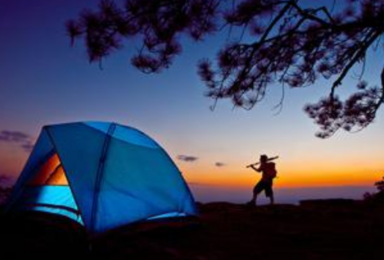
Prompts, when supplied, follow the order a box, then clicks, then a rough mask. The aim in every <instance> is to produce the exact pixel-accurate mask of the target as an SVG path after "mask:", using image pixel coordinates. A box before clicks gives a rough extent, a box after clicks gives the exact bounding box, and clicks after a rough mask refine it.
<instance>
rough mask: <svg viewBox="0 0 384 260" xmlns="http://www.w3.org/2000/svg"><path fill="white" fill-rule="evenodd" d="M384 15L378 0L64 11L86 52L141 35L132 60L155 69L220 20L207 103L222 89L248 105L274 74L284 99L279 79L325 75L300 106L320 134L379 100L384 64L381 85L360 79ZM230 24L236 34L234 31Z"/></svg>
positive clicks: (344, 125)
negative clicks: (345, 88)
mask: <svg viewBox="0 0 384 260" xmlns="http://www.w3.org/2000/svg"><path fill="white" fill-rule="evenodd" d="M334 9H337V11H335V10H334ZM383 18H384V3H383V2H382V1H375V0H345V1H343V5H341V7H338V8H335V1H334V2H333V4H332V6H321V7H304V6H303V5H302V2H301V1H299V0H285V1H284V0H238V1H234V0H156V1H154V0H126V1H125V2H124V4H120V2H119V4H117V3H115V2H114V1H112V0H108V1H101V2H100V5H99V8H98V10H97V11H84V12H83V13H81V14H80V16H79V17H78V18H77V19H76V20H71V21H68V22H67V31H68V33H69V35H70V37H71V39H72V43H73V42H74V41H75V40H76V39H78V38H84V40H85V45H86V49H87V51H88V56H89V59H90V61H91V62H100V61H101V59H102V58H104V57H106V56H108V55H110V54H111V53H113V52H114V51H116V50H118V49H120V48H121V47H122V46H123V45H124V44H125V43H127V42H133V41H139V42H140V43H141V47H140V48H139V50H138V52H137V54H136V55H134V56H133V57H132V60H131V62H132V64H133V65H134V66H135V67H137V68H138V69H140V70H141V71H143V72H145V73H153V72H160V71H161V70H162V69H164V68H167V67H169V66H170V65H171V63H172V60H173V59H174V58H175V56H177V55H179V54H180V53H181V49H182V48H181V47H182V44H181V40H182V39H183V37H190V38H191V39H193V40H196V41H199V40H201V39H204V38H206V37H207V36H208V35H209V34H215V33H225V31H224V30H225V29H227V32H228V31H229V35H228V36H229V40H228V41H227V42H223V45H222V47H221V49H220V50H218V54H217V58H216V60H214V61H211V60H208V59H203V60H201V61H200V62H199V64H198V73H199V75H200V77H201V79H202V80H203V82H204V83H205V84H206V86H207V93H206V94H207V96H209V97H211V98H213V100H214V101H215V102H214V105H213V106H212V108H214V107H215V105H216V102H217V101H218V100H219V99H230V100H231V101H232V102H233V104H234V106H235V107H242V108H244V109H252V108H253V107H254V106H255V105H256V104H257V103H259V102H260V101H262V100H263V98H264V97H265V95H266V92H267V89H268V87H269V86H271V85H273V84H279V85H281V86H282V89H283V92H282V93H283V95H282V99H281V101H280V102H279V104H278V106H277V107H278V108H280V109H281V107H282V104H283V99H284V89H285V87H287V86H288V87H290V88H302V87H305V86H308V85H312V84H313V83H315V82H316V81H317V80H318V79H319V78H325V79H331V78H332V79H331V80H332V81H333V82H332V84H331V87H330V93H329V96H327V97H325V98H322V99H321V100H320V101H319V102H318V103H316V104H308V105H306V106H305V108H304V110H305V111H306V113H307V114H308V115H309V116H310V118H312V119H313V120H314V121H315V123H316V124H318V125H319V126H320V131H319V132H318V133H317V136H318V137H321V138H326V137H329V136H331V135H333V134H334V133H335V132H336V131H337V130H339V129H344V130H346V131H356V130H360V129H363V128H365V127H366V126H368V125H369V124H370V123H372V122H373V120H374V118H375V116H376V112H377V111H378V109H379V107H380V106H381V104H382V103H383V102H384V68H382V69H381V74H380V75H381V86H380V87H378V86H368V83H367V82H366V81H363V80H362V77H363V73H364V68H365V62H366V55H367V52H368V51H369V50H371V49H373V50H376V48H377V47H378V44H379V40H380V38H381V36H382V34H383V32H384V22H383ZM233 31H241V32H242V33H241V37H240V38H239V37H237V38H236V37H232V35H233V33H232V34H231V32H233ZM245 36H246V37H245ZM245 38H246V40H245ZM358 63H359V64H360V65H361V67H362V72H361V75H360V76H359V79H358V80H357V84H356V89H355V90H354V92H353V94H352V95H351V96H350V97H349V98H347V99H346V100H341V99H340V98H339V97H338V96H337V95H336V93H335V92H336V90H337V88H338V87H340V86H341V85H342V83H343V80H344V79H345V77H346V76H347V75H349V74H351V69H352V68H354V67H355V65H356V64H358Z"/></svg>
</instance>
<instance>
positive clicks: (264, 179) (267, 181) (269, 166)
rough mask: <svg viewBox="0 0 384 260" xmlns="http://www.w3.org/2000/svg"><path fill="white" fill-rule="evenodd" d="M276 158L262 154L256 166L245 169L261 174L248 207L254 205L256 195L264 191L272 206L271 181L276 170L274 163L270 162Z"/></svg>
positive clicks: (251, 165) (252, 165)
mask: <svg viewBox="0 0 384 260" xmlns="http://www.w3.org/2000/svg"><path fill="white" fill-rule="evenodd" d="M277 158H278V156H276V157H272V158H268V156H267V155H265V154H263V155H261V156H260V162H259V163H256V164H250V165H248V166H247V167H251V168H252V169H254V170H255V171H257V172H261V173H262V176H261V180H260V181H259V182H258V183H257V184H256V186H255V187H254V188H253V197H252V200H251V201H250V202H248V204H250V205H256V200H257V195H258V194H259V193H260V192H262V191H263V190H264V191H265V195H266V196H267V197H268V198H269V199H270V201H271V205H272V204H274V197H273V189H272V186H273V179H274V178H275V177H276V173H277V172H276V168H275V163H273V162H271V161H272V160H275V159H277ZM258 164H260V166H259V167H258V168H256V165H258Z"/></svg>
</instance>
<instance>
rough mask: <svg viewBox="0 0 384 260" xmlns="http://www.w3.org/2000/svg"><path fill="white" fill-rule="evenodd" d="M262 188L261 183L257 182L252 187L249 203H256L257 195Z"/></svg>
mask: <svg viewBox="0 0 384 260" xmlns="http://www.w3.org/2000/svg"><path fill="white" fill-rule="evenodd" d="M262 190H263V187H262V183H261V182H259V183H257V184H256V186H255V188H253V195H252V199H251V201H250V202H248V203H249V204H251V205H256V201H257V195H258V194H259V193H260V192H261V191H262Z"/></svg>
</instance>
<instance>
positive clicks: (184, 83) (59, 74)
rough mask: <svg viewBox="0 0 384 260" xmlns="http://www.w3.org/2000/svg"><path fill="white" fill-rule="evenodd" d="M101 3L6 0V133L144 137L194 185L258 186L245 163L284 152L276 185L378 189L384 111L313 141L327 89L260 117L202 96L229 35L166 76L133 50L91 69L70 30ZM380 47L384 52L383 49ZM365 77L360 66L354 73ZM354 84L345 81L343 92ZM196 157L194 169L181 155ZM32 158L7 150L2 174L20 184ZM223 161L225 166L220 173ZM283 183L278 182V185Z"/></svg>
mask: <svg viewBox="0 0 384 260" xmlns="http://www.w3.org/2000/svg"><path fill="white" fill-rule="evenodd" d="M96 3H97V1H94V0H92V1H91V0H86V1H68V0H55V1H48V0H35V1H27V0H13V1H11V0H0V35H1V41H0V57H1V59H0V131H1V130H17V131H22V132H25V133H28V134H30V135H32V136H33V137H34V138H36V137H37V136H38V134H39V131H40V128H41V127H42V126H43V125H46V124H55V123H61V122H70V121H85V120H101V121H115V122H119V123H121V124H126V125H131V126H134V127H136V128H139V129H141V130H142V131H144V132H146V133H147V134H149V135H150V136H152V137H153V138H155V139H156V140H157V141H158V142H159V143H161V144H162V145H163V146H164V148H165V149H166V150H167V151H168V152H169V153H170V155H171V156H172V157H173V158H174V159H175V161H176V163H177V164H178V166H179V168H180V169H181V170H182V172H183V173H184V176H185V178H186V179H187V181H189V182H193V183H199V184H204V185H205V184H209V185H222V186H228V187H232V186H236V187H247V188H248V187H249V188H251V187H252V185H253V184H254V182H255V180H257V178H258V176H256V175H255V174H253V173H252V172H249V170H246V169H245V168H244V165H246V164H248V163H250V162H253V161H255V160H257V159H258V155H259V154H261V153H267V154H271V155H275V154H279V155H280V156H281V159H280V161H279V164H278V167H279V173H280V178H279V180H278V182H277V187H279V186H280V187H312V186H346V185H347V186H348V185H354V186H356V185H358V186H367V187H368V186H370V185H371V184H372V182H373V181H374V180H376V179H378V178H379V177H380V176H381V175H383V174H384V160H383V159H384V147H383V145H382V144H383V141H384V137H383V135H382V133H383V130H384V120H383V112H382V111H380V112H379V114H378V116H377V120H376V121H377V122H376V123H374V124H373V125H372V126H370V127H369V128H368V129H366V130H364V131H363V132H361V133H359V134H348V133H345V132H339V133H337V134H336V135H335V136H334V137H332V138H331V139H328V140H320V139H317V138H316V137H315V136H314V133H315V132H316V126H315V125H314V124H313V123H312V122H311V121H310V119H309V118H308V117H307V116H306V115H305V114H304V113H303V111H302V108H303V106H304V104H306V103H307V102H316V101H317V100H318V99H319V98H320V97H321V96H323V95H325V94H326V93H328V91H329V86H330V83H329V82H328V83H327V82H326V81H319V82H318V83H317V84H316V85H314V86H312V87H310V88H306V89H295V90H290V91H286V97H285V102H284V109H283V111H282V112H281V113H280V114H279V115H277V116H274V111H272V108H273V106H274V105H275V104H276V103H277V102H278V101H279V99H280V94H281V89H280V87H279V86H272V87H271V89H270V91H269V93H268V96H267V98H266V99H265V101H264V102H263V103H262V104H260V105H259V106H258V107H256V108H255V109H254V110H252V111H249V112H248V111H243V110H239V109H237V110H232V105H231V104H230V103H229V102H226V101H221V102H219V104H218V106H217V108H216V110H215V111H214V112H212V111H210V110H209V106H210V105H211V104H212V100H209V99H208V98H206V97H204V95H203V94H204V91H205V88H204V85H203V84H202V82H201V81H200V80H199V78H198V76H197V74H196V62H197V61H198V60H199V59H201V58H203V57H214V55H215V53H216V51H217V50H218V48H219V47H220V44H221V43H222V40H223V39H224V38H225V36H223V35H222V36H218V37H211V38H208V39H207V40H206V41H203V42H200V43H197V44H196V43H191V42H189V41H186V44H185V45H184V49H183V54H182V55H181V56H180V57H178V58H177V59H176V60H175V62H174V64H173V66H172V67H171V68H170V69H169V70H166V71H164V72H163V73H162V74H155V75H146V74H143V73H141V72H139V71H137V70H135V69H133V68H132V67H131V65H130V63H129V59H130V54H131V53H132V51H134V50H135V48H136V47H137V46H136V45H135V43H134V42H131V43H128V44H127V46H126V50H123V51H120V52H118V53H116V54H115V55H112V56H111V57H109V58H107V59H106V60H104V62H103V67H104V69H103V70H100V69H99V67H98V65H97V64H89V63H88V61H87V57H86V53H85V49H84V47H83V45H82V43H81V42H77V44H76V45H75V46H74V47H73V48H71V47H70V44H69V38H68V37H67V36H66V32H65V27H64V24H65V22H66V21H67V20H68V19H71V18H76V17H77V15H78V14H79V12H80V11H81V10H82V9H83V8H84V7H90V8H91V7H95V5H96ZM381 46H382V45H381ZM382 55H383V52H382V50H380V51H378V52H376V53H370V54H369V57H368V63H369V66H368V68H367V71H366V73H365V78H366V79H367V80H369V81H370V82H371V83H373V84H377V83H378V82H379V74H378V71H377V69H376V68H381V67H382V66H383V64H382V59H381V60H380V59H379V58H377V57H378V56H380V57H382ZM357 72H359V69H358V68H356V73H357ZM353 85H355V81H354V80H353V79H352V78H348V79H347V80H346V81H345V84H344V85H343V87H342V89H340V93H341V94H342V95H346V94H348V93H349V90H348V89H349V88H350V87H352V86H353ZM180 154H185V155H192V156H196V157H198V158H199V159H198V160H197V161H195V162H193V163H188V162H183V161H179V160H177V155H180ZM27 156H28V154H27V153H26V152H25V151H23V150H22V149H20V148H19V147H18V146H16V145H15V144H10V143H4V142H3V143H1V142H0V173H3V174H8V175H12V176H17V175H18V174H19V172H20V170H21V169H22V166H23V164H24V162H25V160H26V158H27ZM216 162H223V163H225V166H224V167H220V168H218V167H216V166H215V165H214V164H215V163H216ZM279 183H280V184H279Z"/></svg>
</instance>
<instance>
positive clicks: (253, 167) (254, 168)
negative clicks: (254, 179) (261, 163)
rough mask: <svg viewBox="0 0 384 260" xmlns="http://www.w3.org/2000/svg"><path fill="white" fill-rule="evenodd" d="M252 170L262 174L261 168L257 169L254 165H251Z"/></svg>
mask: <svg viewBox="0 0 384 260" xmlns="http://www.w3.org/2000/svg"><path fill="white" fill-rule="evenodd" d="M251 168H252V169H253V170H255V171H257V172H260V171H261V170H260V168H256V167H255V166H254V165H253V164H252V165H251Z"/></svg>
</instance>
